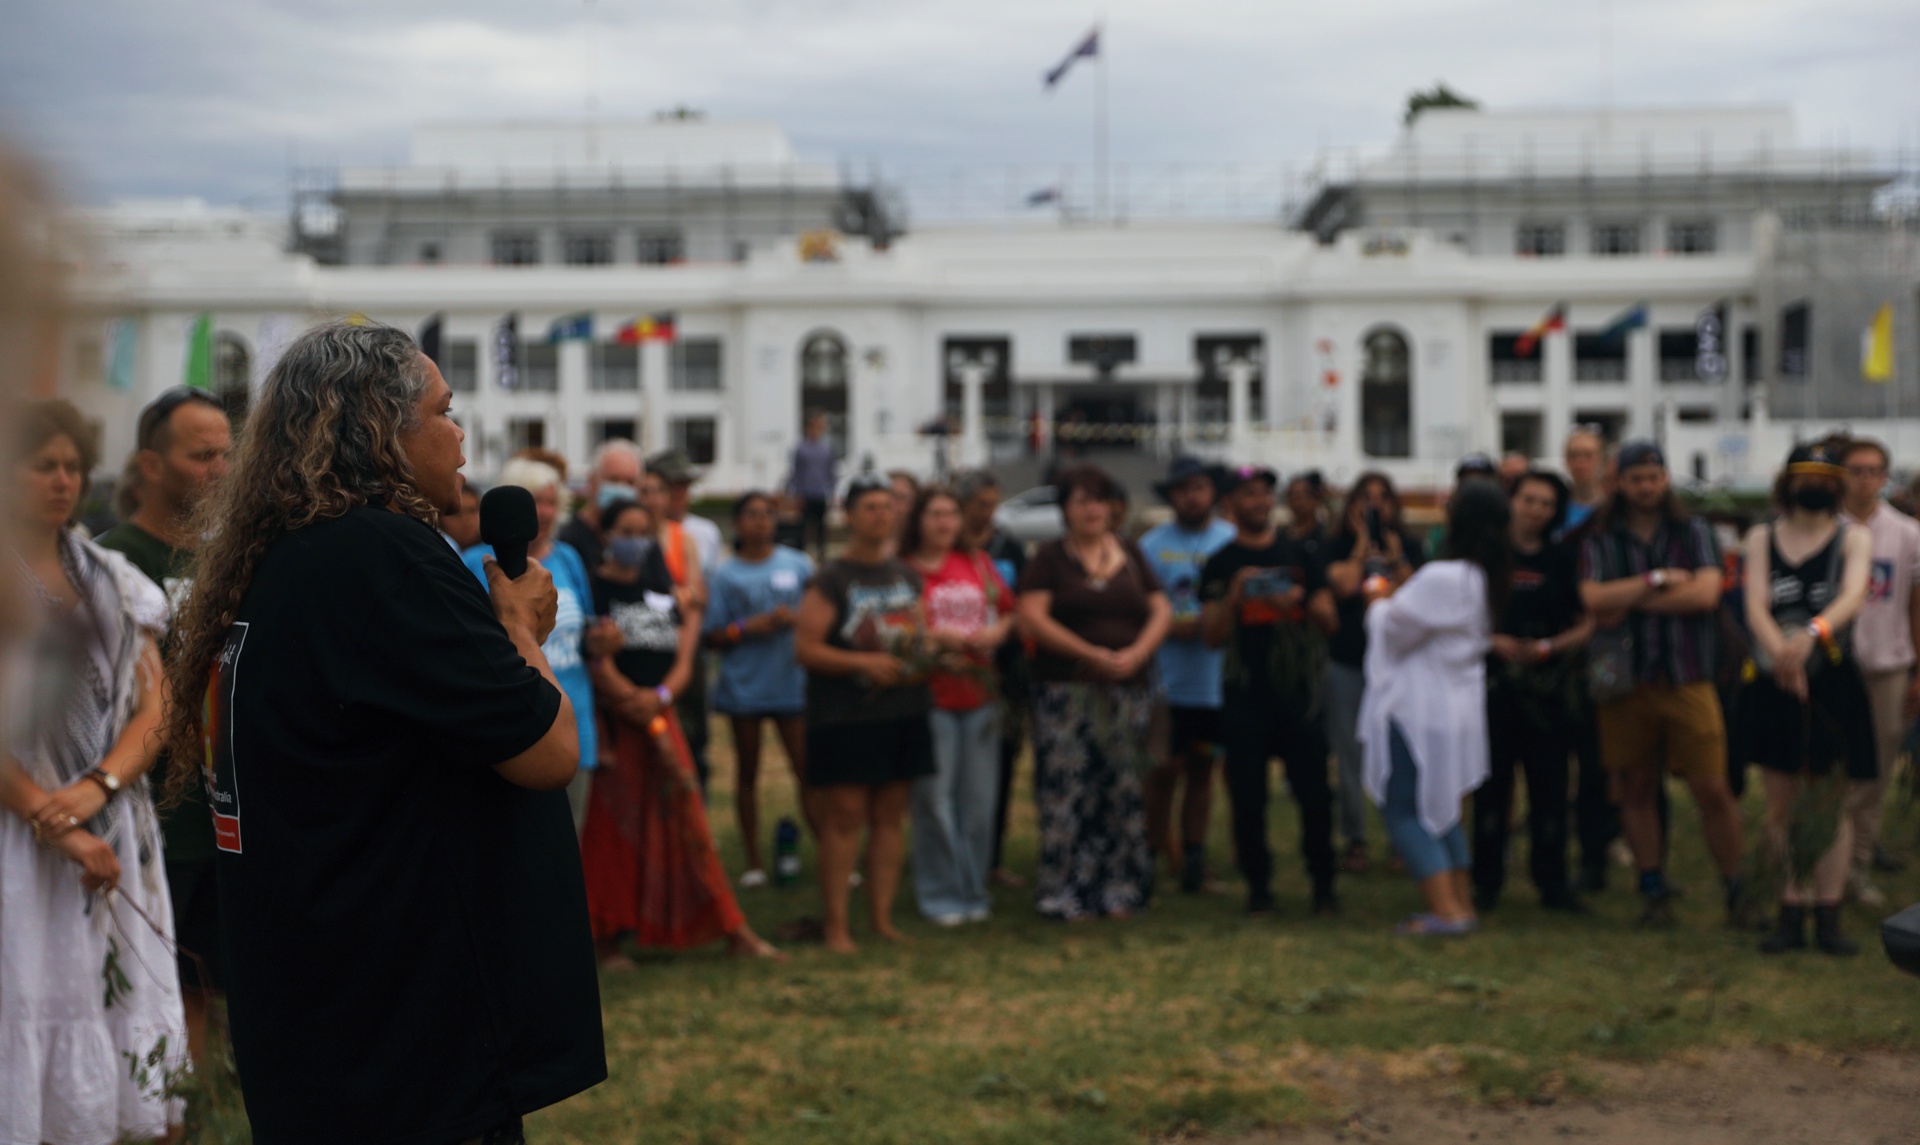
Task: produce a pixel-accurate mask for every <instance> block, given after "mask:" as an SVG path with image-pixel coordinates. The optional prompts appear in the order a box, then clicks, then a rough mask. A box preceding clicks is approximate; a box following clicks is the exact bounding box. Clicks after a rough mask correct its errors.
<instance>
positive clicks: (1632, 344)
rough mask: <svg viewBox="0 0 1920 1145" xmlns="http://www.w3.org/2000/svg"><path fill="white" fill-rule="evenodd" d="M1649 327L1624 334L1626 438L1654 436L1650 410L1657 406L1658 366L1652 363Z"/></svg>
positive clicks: (1652, 346)
mask: <svg viewBox="0 0 1920 1145" xmlns="http://www.w3.org/2000/svg"><path fill="white" fill-rule="evenodd" d="M1653 339H1654V334H1653V325H1652V323H1648V324H1647V325H1645V326H1642V327H1640V328H1639V329H1638V330H1629V331H1627V433H1626V436H1627V437H1630V438H1634V437H1642V438H1651V437H1652V436H1653V435H1654V430H1655V427H1654V410H1655V407H1656V405H1657V404H1658V402H1659V393H1660V379H1659V377H1658V374H1659V370H1660V363H1659V362H1657V361H1655V360H1654V353H1655V345H1654V340H1653Z"/></svg>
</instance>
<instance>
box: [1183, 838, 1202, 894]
mask: <svg viewBox="0 0 1920 1145" xmlns="http://www.w3.org/2000/svg"><path fill="white" fill-rule="evenodd" d="M1206 886H1207V847H1206V844H1204V843H1201V844H1197V845H1196V844H1193V843H1189V844H1187V846H1186V849H1185V851H1184V852H1183V853H1182V854H1181V857H1180V889H1181V890H1182V891H1183V892H1185V893H1187V894H1190V895H1196V894H1199V893H1200V892H1201V891H1203V890H1205V889H1206Z"/></svg>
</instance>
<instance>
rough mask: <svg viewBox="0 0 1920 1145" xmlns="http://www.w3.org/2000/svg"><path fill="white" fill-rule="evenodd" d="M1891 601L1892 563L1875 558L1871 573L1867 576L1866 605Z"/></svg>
mask: <svg viewBox="0 0 1920 1145" xmlns="http://www.w3.org/2000/svg"><path fill="white" fill-rule="evenodd" d="M1891 599H1893V562H1892V561H1887V560H1881V559H1880V558H1878V557H1875V558H1874V560H1873V571H1872V572H1871V573H1869V574H1868V576H1867V603H1868V604H1878V603H1879V602H1881V601H1884V600H1891Z"/></svg>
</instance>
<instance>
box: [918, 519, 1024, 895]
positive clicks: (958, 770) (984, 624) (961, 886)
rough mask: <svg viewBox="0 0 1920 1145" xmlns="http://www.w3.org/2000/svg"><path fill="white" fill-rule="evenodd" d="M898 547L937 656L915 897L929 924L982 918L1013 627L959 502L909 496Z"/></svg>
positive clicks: (1007, 601)
mask: <svg viewBox="0 0 1920 1145" xmlns="http://www.w3.org/2000/svg"><path fill="white" fill-rule="evenodd" d="M900 552H901V555H902V556H903V557H905V558H906V560H907V563H908V564H909V565H911V566H912V568H913V570H914V571H915V572H917V573H919V574H920V578H921V580H922V582H924V584H925V589H924V595H923V597H922V600H923V602H924V606H925V610H926V615H927V635H928V641H929V643H930V644H931V646H932V648H933V649H934V651H935V653H936V654H937V655H938V656H939V657H940V658H941V661H942V667H941V669H940V670H937V671H935V672H934V673H933V675H932V677H931V678H930V679H929V680H928V687H929V688H930V690H931V691H932V692H933V714H932V715H931V716H930V717H929V718H930V719H931V721H932V724H933V760H934V773H933V774H932V775H929V776H926V777H924V778H921V779H917V780H915V781H914V785H913V885H914V894H915V896H916V897H917V898H918V899H919V901H920V913H921V914H924V915H925V916H926V917H927V918H928V919H930V920H932V921H933V922H934V923H935V924H936V925H939V926H958V925H960V924H961V923H964V922H984V921H985V920H986V918H987V917H988V914H989V913H990V909H991V907H992V896H991V895H990V893H989V892H988V890H987V873H988V871H989V870H991V869H992V866H993V826H994V806H995V803H996V800H997V799H998V798H999V789H1000V705H999V704H997V703H995V702H994V701H995V699H996V692H997V688H996V687H995V683H994V676H993V652H994V649H996V648H998V647H999V646H1000V644H1001V642H1002V641H1004V640H1005V639H1006V638H1007V633H1008V631H1009V630H1010V629H1011V628H1012V626H1013V610H1014V600H1013V593H1012V592H1011V591H1009V590H1008V588H1007V586H1006V582H1004V581H1002V580H1001V579H1000V574H999V573H998V572H996V571H994V567H993V562H992V561H990V560H988V559H987V558H986V555H985V554H984V553H981V552H979V551H977V550H975V549H972V548H970V547H966V546H964V545H963V544H962V542H961V539H960V502H959V501H958V500H957V499H955V497H954V495H953V493H952V492H951V491H949V490H948V489H946V488H945V487H944V486H938V485H934V486H929V487H927V488H926V489H923V490H921V491H920V493H919V495H918V496H917V497H915V498H914V501H913V507H912V510H911V511H910V512H909V513H908V514H907V520H906V527H905V528H904V529H903V530H902V532H901V536H900Z"/></svg>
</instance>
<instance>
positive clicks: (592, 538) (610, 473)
mask: <svg viewBox="0 0 1920 1145" xmlns="http://www.w3.org/2000/svg"><path fill="white" fill-rule="evenodd" d="M586 492H587V499H586V500H585V501H583V502H581V504H580V506H579V507H578V508H577V509H575V510H574V513H573V518H572V519H571V520H569V521H568V522H567V523H566V524H564V525H561V526H560V531H559V532H558V533H557V534H556V537H557V539H559V540H561V541H564V542H565V543H567V544H569V545H572V546H573V551H574V552H576V553H579V554H580V559H581V561H582V562H584V563H585V564H586V566H587V567H588V568H590V569H595V568H599V567H600V559H601V557H602V555H603V553H602V550H603V549H604V548H605V545H606V541H605V540H604V537H605V534H606V526H605V516H604V515H605V513H606V509H607V506H609V505H612V504H613V503H614V502H616V501H638V500H639V499H640V447H639V446H637V445H635V444H634V443H633V442H631V441H628V440H627V439H626V438H623V437H616V438H613V439H612V440H610V441H606V442H603V443H602V444H601V446H600V448H598V449H596V450H594V451H593V464H592V465H591V466H590V467H589V469H588V472H587V490H586Z"/></svg>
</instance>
